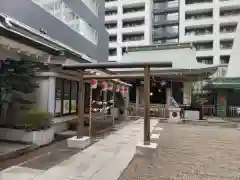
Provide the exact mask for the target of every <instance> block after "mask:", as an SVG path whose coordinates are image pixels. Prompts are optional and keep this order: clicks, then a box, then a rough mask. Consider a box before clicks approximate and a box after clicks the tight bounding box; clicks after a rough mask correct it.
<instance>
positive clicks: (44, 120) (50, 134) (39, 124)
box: [0, 109, 54, 146]
mask: <svg viewBox="0 0 240 180" xmlns="http://www.w3.org/2000/svg"><path fill="white" fill-rule="evenodd" d="M21 119H22V121H21V123H20V125H18V128H17V129H16V128H15V129H14V128H0V139H3V140H9V141H19V142H25V143H31V144H35V145H37V146H42V145H46V144H49V143H51V142H52V141H53V138H54V130H53V128H51V120H52V116H51V114H50V113H46V112H41V111H39V110H36V109H31V110H28V111H24V112H23V114H22V118H21Z"/></svg>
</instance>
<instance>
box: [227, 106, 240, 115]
mask: <svg viewBox="0 0 240 180" xmlns="http://www.w3.org/2000/svg"><path fill="white" fill-rule="evenodd" d="M238 109H240V106H229V108H228V116H229V117H240V112H239V110H238Z"/></svg>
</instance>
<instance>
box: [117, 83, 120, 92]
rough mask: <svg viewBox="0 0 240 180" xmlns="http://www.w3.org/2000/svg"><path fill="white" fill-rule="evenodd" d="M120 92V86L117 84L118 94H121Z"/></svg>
mask: <svg viewBox="0 0 240 180" xmlns="http://www.w3.org/2000/svg"><path fill="white" fill-rule="evenodd" d="M119 91H120V86H119V84H117V87H116V92H119Z"/></svg>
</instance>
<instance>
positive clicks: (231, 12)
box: [219, 7, 240, 18]
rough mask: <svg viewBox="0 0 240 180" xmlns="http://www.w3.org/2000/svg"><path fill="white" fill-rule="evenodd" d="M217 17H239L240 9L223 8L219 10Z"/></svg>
mask: <svg viewBox="0 0 240 180" xmlns="http://www.w3.org/2000/svg"><path fill="white" fill-rule="evenodd" d="M226 8H227V9H226ZM219 15H220V17H221V18H224V17H232V16H239V15H240V8H234V7H231V8H230V7H224V8H221V9H220V13H219Z"/></svg>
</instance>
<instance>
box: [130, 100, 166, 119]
mask: <svg viewBox="0 0 240 180" xmlns="http://www.w3.org/2000/svg"><path fill="white" fill-rule="evenodd" d="M149 109H150V116H151V117H162V118H166V117H168V110H167V108H166V105H165V104H150V107H149ZM128 114H129V115H130V116H136V115H139V116H144V105H143V104H140V105H139V112H137V110H136V104H133V103H130V104H129V105H128Z"/></svg>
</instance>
